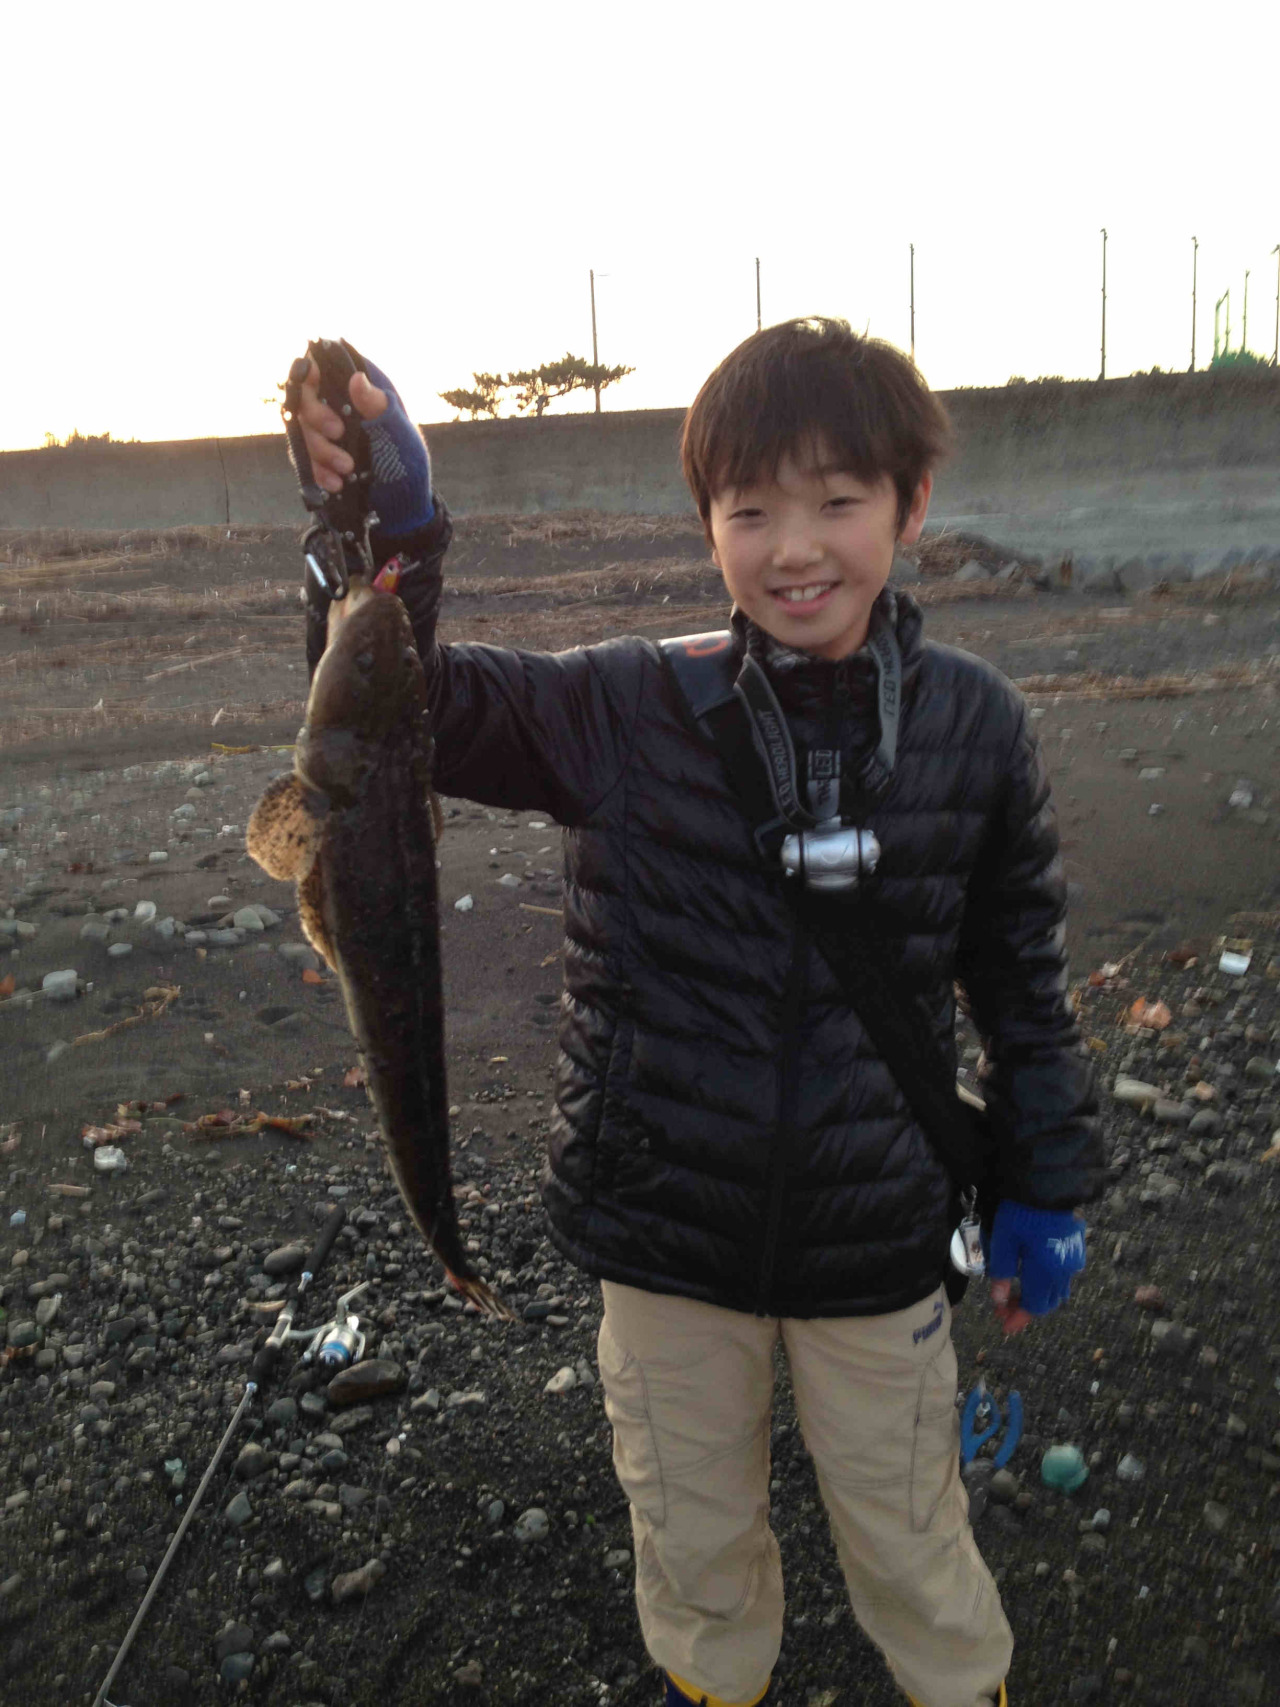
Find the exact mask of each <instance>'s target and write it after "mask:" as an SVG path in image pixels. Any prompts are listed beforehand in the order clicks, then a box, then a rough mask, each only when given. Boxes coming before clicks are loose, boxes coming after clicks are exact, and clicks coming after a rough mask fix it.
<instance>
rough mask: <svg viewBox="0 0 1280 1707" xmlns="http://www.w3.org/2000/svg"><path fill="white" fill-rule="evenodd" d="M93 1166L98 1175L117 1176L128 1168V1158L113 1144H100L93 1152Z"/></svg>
mask: <svg viewBox="0 0 1280 1707" xmlns="http://www.w3.org/2000/svg"><path fill="white" fill-rule="evenodd" d="M93 1165H94V1167H95V1168H96V1169H97V1171H98V1172H99V1173H100V1174H119V1173H123V1172H124V1170H125V1169H126V1168H127V1167H128V1166H129V1158H128V1157H127V1156H126V1155H125V1153H124V1151H123V1150H121V1149H119V1148H117V1146H116V1145H114V1144H100V1145H99V1146H98V1148H97V1149H96V1150H95V1151H94V1152H93Z"/></svg>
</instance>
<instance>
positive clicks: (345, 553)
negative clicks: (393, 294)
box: [280, 338, 378, 600]
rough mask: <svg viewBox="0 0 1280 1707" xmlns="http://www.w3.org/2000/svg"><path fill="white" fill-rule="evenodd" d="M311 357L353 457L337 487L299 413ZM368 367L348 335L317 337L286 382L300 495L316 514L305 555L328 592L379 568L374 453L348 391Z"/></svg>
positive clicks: (368, 578) (284, 412)
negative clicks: (328, 487) (318, 471)
mask: <svg viewBox="0 0 1280 1707" xmlns="http://www.w3.org/2000/svg"><path fill="white" fill-rule="evenodd" d="M312 362H314V363H315V364H316V367H317V368H318V369H319V373H320V395H321V397H322V398H323V399H324V401H325V402H326V403H327V404H328V405H329V407H330V408H331V409H332V410H333V412H334V414H335V415H337V416H338V417H339V419H340V420H341V421H342V424H343V434H342V437H341V438H340V439H339V440H338V441H337V442H338V443H339V445H341V447H342V449H343V450H345V451H346V452H347V454H348V455H349V456H350V458H351V460H352V462H353V463H354V464H355V468H354V470H353V472H352V473H350V474H349V475H348V476H347V478H346V480H345V482H344V484H343V486H342V489H341V491H338V492H326V491H325V489H324V487H323V486H321V485H320V483H319V481H318V480H317V479H316V477H315V469H314V468H313V467H312V464H311V456H310V453H309V452H308V450H307V445H306V440H305V438H304V437H303V434H302V426H301V423H300V421H299V420H298V406H299V403H300V401H301V398H302V385H303V381H304V380H305V379H306V377H307V375H308V374H309V373H310V371H311V363H312ZM367 367H368V364H367V363H366V362H365V359H364V357H363V356H362V355H361V354H360V352H359V351H358V350H357V349H356V348H355V347H354V346H353V345H351V344H349V343H348V342H347V340H346V339H345V338H313V339H312V340H311V342H310V343H309V344H308V345H307V353H306V355H305V356H299V357H298V359H297V360H296V361H295V362H294V363H293V365H292V367H290V369H289V377H288V379H286V380H285V382H284V387H283V390H284V401H283V403H282V404H281V405H280V414H281V416H282V418H283V420H284V430H285V438H286V439H287V441H288V445H289V455H290V457H291V458H292V459H293V466H294V468H295V469H296V471H297V475H298V484H299V486H300V487H301V489H302V502H303V503H304V504H305V505H306V507H307V509H308V510H309V511H310V513H311V514H312V515H313V516H315V518H316V520H315V521H314V522H313V524H312V525H311V527H310V528H308V529H307V532H306V534H305V535H304V536H303V540H302V555H303V561H304V562H305V564H306V568H307V573H308V575H310V576H311V577H313V578H314V580H315V582H316V588H317V590H318V591H319V592H320V593H321V594H322V595H323V596H324V597H325V598H328V599H335V600H340V599H345V598H346V596H347V593H348V591H349V590H350V587H351V580H352V577H353V576H356V577H358V578H359V579H361V580H363V581H365V582H366V583H367V584H368V585H370V586H372V584H373V582H374V579H375V576H376V572H377V571H376V568H375V565H374V561H373V548H372V546H371V545H370V542H369V534H370V530H371V529H373V528H375V527H377V525H378V517H377V515H376V514H375V512H374V511H373V510H371V509H370V507H369V491H370V488H371V486H372V483H373V476H374V470H373V456H372V453H371V451H370V447H369V440H368V437H367V435H366V434H365V433H364V432H362V431H361V423H360V417H359V415H358V414H357V413H356V410H355V406H354V405H353V404H352V402H351V398H350V391H349V387H350V384H351V377H352V375H353V374H356V373H365V372H367Z"/></svg>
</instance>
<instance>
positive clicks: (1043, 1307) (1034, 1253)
mask: <svg viewBox="0 0 1280 1707" xmlns="http://www.w3.org/2000/svg"><path fill="white" fill-rule="evenodd" d="M1084 1265H1085V1243H1084V1222H1083V1221H1080V1220H1078V1219H1077V1218H1076V1216H1075V1215H1074V1214H1072V1213H1071V1211H1070V1210H1062V1209H1033V1208H1031V1207H1030V1205H1029V1204H1026V1203H1011V1202H1008V1201H1005V1202H1003V1203H1001V1204H999V1205H998V1207H997V1209H996V1213H995V1219H994V1221H993V1222H992V1225H991V1239H990V1244H989V1248H988V1250H987V1273H988V1275H989V1276H990V1279H991V1302H992V1305H993V1306H994V1308H995V1312H996V1315H997V1316H999V1318H1000V1321H1001V1324H1002V1326H1003V1328H1004V1331H1005V1333H1006V1334H1018V1333H1021V1332H1022V1330H1023V1328H1025V1327H1026V1326H1027V1324H1028V1322H1030V1321H1031V1319H1032V1317H1034V1316H1044V1315H1047V1314H1048V1313H1049V1311H1050V1310H1056V1309H1057V1307H1058V1305H1059V1304H1063V1303H1065V1302H1066V1300H1067V1299H1068V1298H1069V1297H1070V1295H1071V1277H1072V1275H1074V1274H1079V1273H1080V1271H1081V1270H1082V1269H1083V1268H1084ZM1015 1280H1017V1281H1019V1283H1020V1295H1019V1297H1018V1299H1017V1300H1016V1301H1015V1300H1014V1298H1013V1282H1014V1281H1015Z"/></svg>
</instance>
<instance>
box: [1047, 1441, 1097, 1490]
mask: <svg viewBox="0 0 1280 1707" xmlns="http://www.w3.org/2000/svg"><path fill="white" fill-rule="evenodd" d="M1088 1478H1089V1467H1088V1465H1087V1464H1086V1463H1085V1461H1084V1454H1083V1453H1082V1452H1081V1450H1080V1448H1079V1447H1078V1446H1051V1447H1050V1448H1049V1450H1048V1451H1047V1452H1046V1453H1045V1455H1044V1457H1043V1458H1042V1459H1041V1460H1040V1480H1041V1481H1042V1482H1043V1483H1044V1485H1045V1487H1047V1488H1057V1490H1058V1491H1059V1493H1063V1494H1074V1493H1075V1491H1076V1489H1077V1488H1080V1487H1083V1486H1084V1484H1085V1482H1086V1481H1087V1480H1088Z"/></svg>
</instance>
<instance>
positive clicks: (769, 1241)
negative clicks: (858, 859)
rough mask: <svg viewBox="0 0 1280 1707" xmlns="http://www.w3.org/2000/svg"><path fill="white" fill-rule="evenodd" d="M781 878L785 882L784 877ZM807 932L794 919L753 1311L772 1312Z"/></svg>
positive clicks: (797, 1072) (793, 1112)
mask: <svg viewBox="0 0 1280 1707" xmlns="http://www.w3.org/2000/svg"><path fill="white" fill-rule="evenodd" d="M783 881H784V882H785V881H787V880H786V879H785V878H784V879H783ZM808 948H809V939H808V933H807V931H806V930H805V927H804V922H803V921H802V920H800V919H797V920H796V929H795V935H794V937H793V938H792V948H791V965H790V968H789V969H788V971H787V982H786V987H785V990H784V992H783V998H782V1061H781V1067H780V1070H779V1082H778V1113H777V1119H776V1121H775V1124H774V1134H773V1153H772V1155H771V1157H770V1159H769V1219H768V1222H767V1224H766V1227H765V1236H764V1255H763V1258H762V1259H761V1263H760V1287H759V1292H758V1294H757V1297H756V1314H757V1315H758V1316H768V1315H770V1314H772V1312H771V1310H770V1308H769V1301H770V1298H771V1295H772V1293H773V1273H774V1268H775V1267H776V1264H777V1255H778V1236H779V1234H780V1232H781V1230H782V1210H783V1205H784V1202H785V1199H786V1187H787V1165H788V1163H789V1162H790V1159H791V1152H792V1149H793V1148H794V1141H795V1127H796V1104H797V1101H798V1095H799V1078H800V1010H801V1008H802V1006H803V1004H804V993H805V982H806V978H805V974H806V971H807V967H808Z"/></svg>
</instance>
